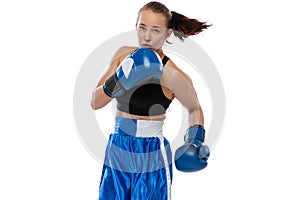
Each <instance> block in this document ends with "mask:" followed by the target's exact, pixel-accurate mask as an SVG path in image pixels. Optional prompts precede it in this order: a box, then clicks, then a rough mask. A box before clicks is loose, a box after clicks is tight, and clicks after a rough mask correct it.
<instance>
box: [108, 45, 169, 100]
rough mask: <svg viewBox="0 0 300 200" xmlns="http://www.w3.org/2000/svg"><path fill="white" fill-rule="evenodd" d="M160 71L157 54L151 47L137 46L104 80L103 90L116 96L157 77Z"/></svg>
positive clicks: (160, 66) (160, 62)
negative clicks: (112, 73) (114, 71)
mask: <svg viewBox="0 0 300 200" xmlns="http://www.w3.org/2000/svg"><path fill="white" fill-rule="evenodd" d="M162 73H163V64H162V61H161V58H160V57H159V55H158V54H157V53H156V52H155V51H154V50H152V49H149V48H139V49H137V50H136V51H135V52H133V53H131V54H129V55H128V56H127V57H126V58H125V59H124V60H123V61H122V62H121V64H120V66H119V67H118V68H117V70H116V73H115V74H114V75H112V76H111V77H110V78H108V79H107V80H106V82H105V84H104V85H103V90H104V92H105V93H106V94H107V95H108V96H109V97H112V98H113V97H117V96H120V95H122V94H123V93H124V92H125V91H126V90H130V89H132V88H134V87H136V86H138V85H139V84H141V83H142V82H143V81H145V80H147V79H150V78H155V79H159V78H160V77H161V75H162Z"/></svg>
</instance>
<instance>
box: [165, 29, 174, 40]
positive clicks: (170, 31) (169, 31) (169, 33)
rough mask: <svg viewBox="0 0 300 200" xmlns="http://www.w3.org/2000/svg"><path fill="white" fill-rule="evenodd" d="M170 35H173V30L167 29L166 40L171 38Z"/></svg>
mask: <svg viewBox="0 0 300 200" xmlns="http://www.w3.org/2000/svg"><path fill="white" fill-rule="evenodd" d="M172 33H173V29H169V30H168V33H167V37H166V39H168V38H169V37H170V36H171V34H172Z"/></svg>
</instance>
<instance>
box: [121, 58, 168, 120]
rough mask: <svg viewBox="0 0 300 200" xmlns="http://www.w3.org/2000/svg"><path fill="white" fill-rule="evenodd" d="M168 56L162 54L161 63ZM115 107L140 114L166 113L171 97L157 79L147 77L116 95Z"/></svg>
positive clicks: (166, 60) (165, 60)
mask: <svg viewBox="0 0 300 200" xmlns="http://www.w3.org/2000/svg"><path fill="white" fill-rule="evenodd" d="M168 60H169V58H168V57H167V56H164V58H163V60H162V63H163V65H165V64H166V63H167V62H168ZM116 99H117V108H118V110H120V111H123V112H126V113H129V114H134V115H141V116H155V115H162V114H165V113H166V110H167V109H168V107H169V105H170V103H171V102H172V100H171V99H169V98H167V97H166V96H165V95H164V93H163V91H162V86H161V84H160V80H159V79H158V80H157V79H153V78H152V79H149V80H148V81H147V82H146V83H144V84H143V85H142V86H137V87H135V88H132V89H131V90H128V91H126V92H125V93H124V94H123V95H121V96H118V97H116Z"/></svg>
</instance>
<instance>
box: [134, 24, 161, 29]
mask: <svg viewBox="0 0 300 200" xmlns="http://www.w3.org/2000/svg"><path fill="white" fill-rule="evenodd" d="M139 25H140V26H146V27H148V26H147V25H146V24H144V23H140V24H139ZM152 27H153V28H162V27H160V26H152Z"/></svg>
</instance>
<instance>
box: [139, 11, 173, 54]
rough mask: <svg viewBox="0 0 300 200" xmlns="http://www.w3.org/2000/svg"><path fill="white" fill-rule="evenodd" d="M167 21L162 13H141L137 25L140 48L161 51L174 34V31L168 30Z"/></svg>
mask: <svg viewBox="0 0 300 200" xmlns="http://www.w3.org/2000/svg"><path fill="white" fill-rule="evenodd" d="M166 21H167V19H166V17H165V16H164V15H163V14H161V13H155V12H153V11H151V10H143V11H141V12H140V13H139V17H138V19H137V23H136V29H137V35H138V40H139V46H140V47H145V48H151V49H161V47H162V45H163V44H164V42H165V41H166V40H167V38H168V37H170V35H171V33H172V30H171V29H168V28H167V26H166V24H167V22H166Z"/></svg>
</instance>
